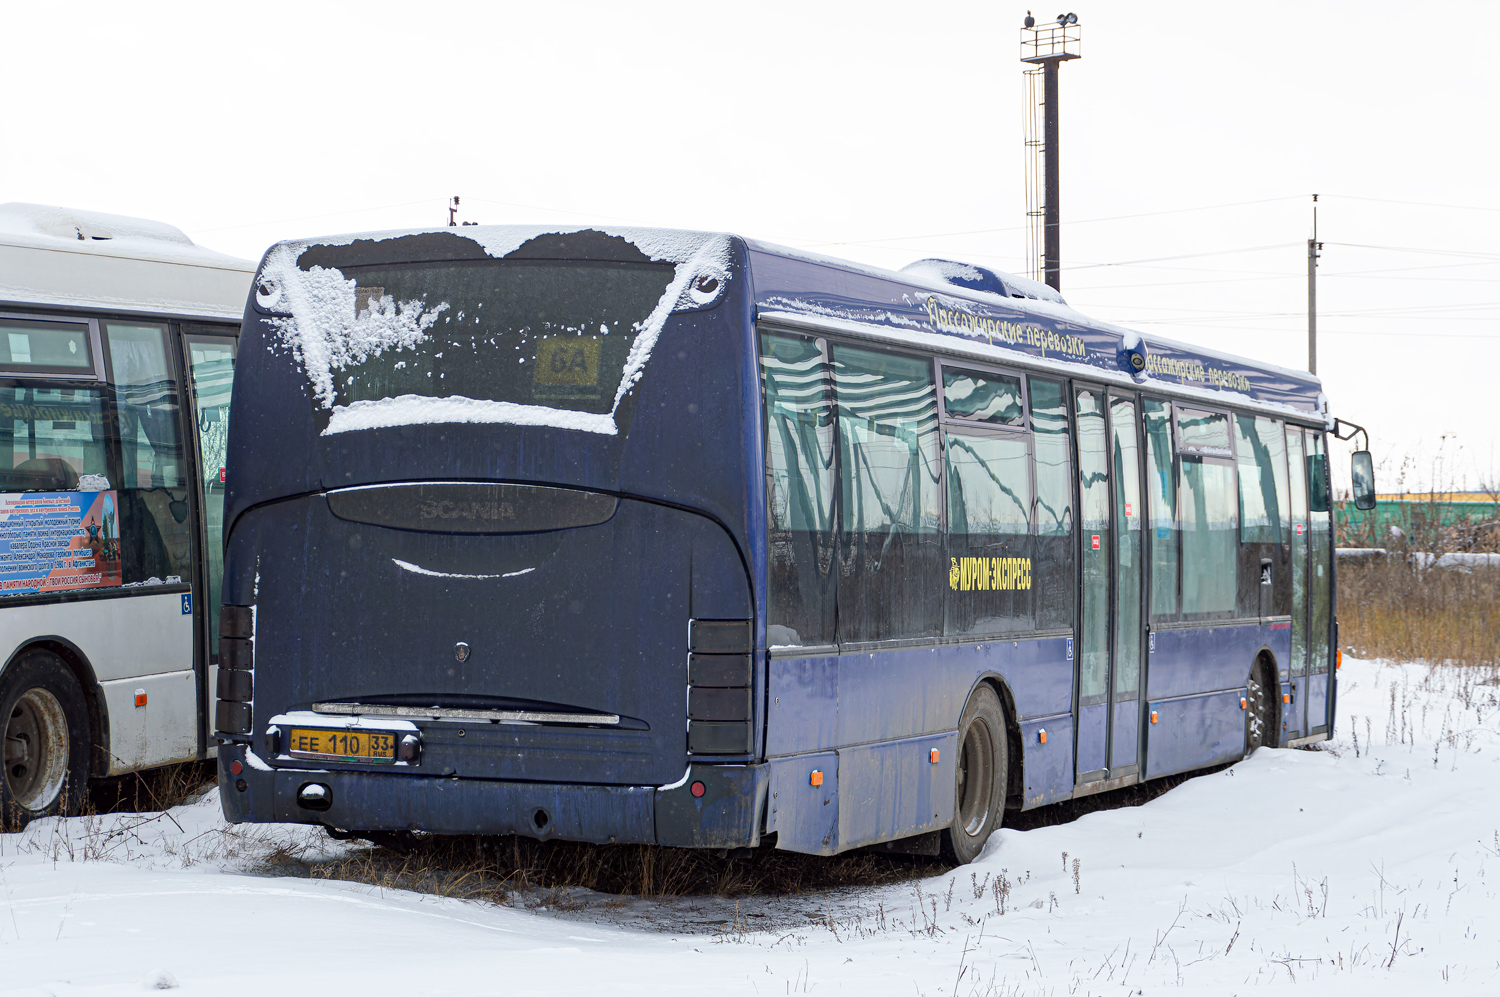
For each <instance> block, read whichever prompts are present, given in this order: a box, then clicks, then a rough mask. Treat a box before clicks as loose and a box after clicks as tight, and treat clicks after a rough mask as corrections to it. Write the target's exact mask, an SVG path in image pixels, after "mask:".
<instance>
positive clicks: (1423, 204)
mask: <svg viewBox="0 0 1500 997" xmlns="http://www.w3.org/2000/svg"><path fill="white" fill-rule="evenodd" d="M1323 196H1324V197H1338V198H1343V199H1344V200H1346V201H1371V202H1373V203H1375V204H1407V205H1411V206H1413V207H1417V208H1452V209H1453V210H1455V211H1500V208H1489V207H1485V206H1483V205H1478V204H1435V203H1433V202H1432V201H1397V200H1393V199H1391V198H1388V197H1358V196H1356V195H1354V194H1324V195H1323Z"/></svg>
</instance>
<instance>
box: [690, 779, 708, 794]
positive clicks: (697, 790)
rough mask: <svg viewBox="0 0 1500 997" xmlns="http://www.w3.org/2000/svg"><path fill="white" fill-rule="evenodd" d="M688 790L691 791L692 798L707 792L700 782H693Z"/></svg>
mask: <svg viewBox="0 0 1500 997" xmlns="http://www.w3.org/2000/svg"><path fill="white" fill-rule="evenodd" d="M689 788H690V789H691V790H692V793H693V795H694V796H702V795H703V794H704V793H706V792H708V790H707V789H706V788H705V787H704V785H703V783H701V782H695V783H693V784H692V786H691V787H689Z"/></svg>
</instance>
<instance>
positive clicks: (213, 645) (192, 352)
mask: <svg viewBox="0 0 1500 997" xmlns="http://www.w3.org/2000/svg"><path fill="white" fill-rule="evenodd" d="M187 345H188V372H189V377H191V379H192V382H193V409H194V416H195V418H196V421H197V424H198V454H199V456H200V458H201V460H202V462H203V466H202V467H201V468H200V469H199V478H200V480H201V481H202V483H203V492H202V502H203V531H204V541H205V543H204V547H205V549H204V554H205V560H206V562H207V582H208V605H207V606H206V607H205V609H206V614H205V615H206V618H207V620H208V629H209V644H208V647H209V654H210V656H211V657H214V658H217V657H218V654H219V606H220V599H221V589H222V587H223V583H224V489H225V488H226V487H228V477H229V472H228V467H227V461H226V460H225V453H226V451H227V450H228V446H229V393H230V388H231V387H232V386H233V384H234V350H235V341H234V340H233V339H232V338H230V337H228V336H194V335H189V336H188V337H187Z"/></svg>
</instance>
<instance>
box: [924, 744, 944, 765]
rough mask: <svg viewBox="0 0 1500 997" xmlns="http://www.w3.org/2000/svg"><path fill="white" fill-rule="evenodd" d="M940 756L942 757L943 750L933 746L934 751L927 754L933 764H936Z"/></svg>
mask: <svg viewBox="0 0 1500 997" xmlns="http://www.w3.org/2000/svg"><path fill="white" fill-rule="evenodd" d="M940 757H942V752H940V751H938V749H936V748H933V749H932V751H931V752H929V753H928V755H927V761H928V762H929V763H931V764H933V765H936V764H937V763H938V759H939V758H940Z"/></svg>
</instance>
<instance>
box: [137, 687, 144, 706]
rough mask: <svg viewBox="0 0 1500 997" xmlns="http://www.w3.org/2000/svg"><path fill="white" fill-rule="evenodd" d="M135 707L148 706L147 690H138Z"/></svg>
mask: <svg viewBox="0 0 1500 997" xmlns="http://www.w3.org/2000/svg"><path fill="white" fill-rule="evenodd" d="M135 705H137V706H145V705H146V690H145V689H137V690H136V691H135Z"/></svg>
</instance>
